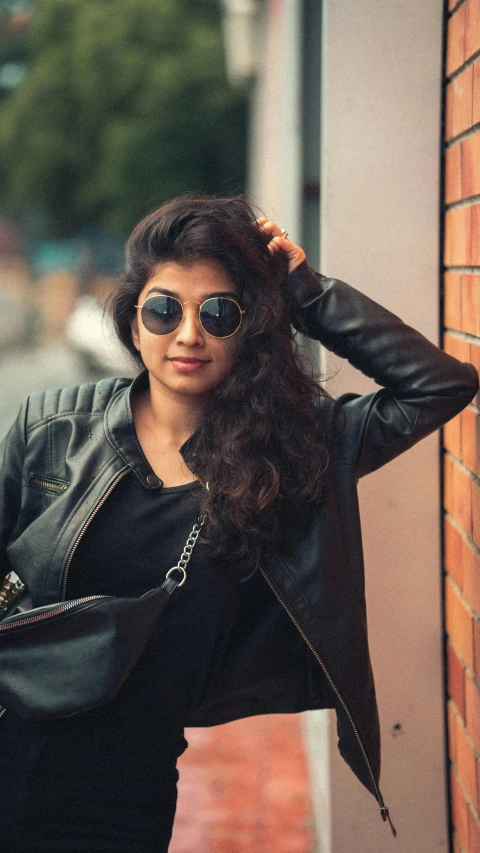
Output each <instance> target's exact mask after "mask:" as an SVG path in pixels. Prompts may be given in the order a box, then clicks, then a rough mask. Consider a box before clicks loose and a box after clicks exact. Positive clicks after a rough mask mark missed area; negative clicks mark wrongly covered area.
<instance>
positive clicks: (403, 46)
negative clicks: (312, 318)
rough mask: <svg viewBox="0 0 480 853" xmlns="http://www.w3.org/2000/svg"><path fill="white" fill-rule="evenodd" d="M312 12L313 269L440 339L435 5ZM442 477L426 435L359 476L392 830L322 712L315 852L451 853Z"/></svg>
mask: <svg viewBox="0 0 480 853" xmlns="http://www.w3.org/2000/svg"><path fill="white" fill-rule="evenodd" d="M323 5H324V26H323V46H322V49H323V74H322V80H323V91H322V124H323V138H322V152H321V153H322V211H321V259H322V272H325V273H326V274H327V275H331V276H335V277H337V278H341V279H344V280H346V281H348V282H349V283H350V284H353V285H354V286H356V287H358V288H359V289H360V290H362V291H363V292H365V293H367V294H368V295H369V296H371V297H372V298H373V299H376V300H377V301H379V302H382V303H383V304H384V305H386V306H387V307H388V308H389V309H390V310H393V311H394V312H396V313H398V314H399V315H400V316H401V317H402V318H403V319H404V320H405V321H406V322H408V323H410V324H412V325H414V326H416V327H417V328H418V329H420V330H421V331H422V332H423V333H424V334H425V335H427V337H429V338H430V339H431V340H433V341H435V342H438V226H439V209H440V207H439V204H440V201H439V196H440V193H439V150H440V96H441V45H442V2H441V0H389V2H388V3H378V2H376V0H343V2H342V3H338V2H336V0H324V4H323ZM338 367H340V372H339V374H338V375H337V376H336V377H335V379H334V380H333V381H332V382H331V383H330V384H329V387H330V388H331V389H332V390H334V391H335V392H339V391H343V390H353V391H360V392H366V391H369V390H371V389H373V388H374V387H375V386H374V385H373V383H372V382H371V381H370V380H367V379H365V378H363V377H361V376H360V375H359V374H358V373H357V372H356V371H354V370H353V369H351V368H350V367H349V366H348V365H347V366H346V367H345V366H344V365H343V362H340V361H339V360H335V359H334V358H332V357H330V355H329V356H328V358H327V369H328V372H329V373H331V372H334V371H335V370H336V369H337V368H338ZM438 474H439V445H438V436H434V437H430V438H429V439H427V440H425V441H423V442H422V443H421V444H420V445H417V447H416V448H414V449H413V450H411V451H410V452H409V453H407V454H406V455H404V456H403V457H400V458H399V459H398V460H395V462H393V463H390V465H388V466H386V467H385V468H383V469H381V470H380V471H378V472H376V473H375V474H372V475H370V477H367V478H366V479H365V480H364V481H363V482H362V483H361V485H360V500H361V506H362V526H363V531H364V545H365V559H366V576H367V602H368V613H369V626H370V644H371V652H372V660H373V667H374V672H375V677H376V683H377V693H378V701H379V710H380V719H381V729H382V743H383V771H382V778H381V788H382V792H383V795H384V798H385V800H386V804H387V805H388V806H389V808H390V811H391V815H392V818H393V821H394V823H395V824H396V826H397V830H398V838H397V839H396V840H394V839H393V838H392V836H391V835H390V831H389V829H388V825H387V824H383V823H382V821H381V819H380V817H379V815H378V813H377V807H376V804H375V801H374V800H373V798H372V797H371V795H370V794H368V793H367V792H366V791H364V790H363V788H362V786H360V785H359V784H358V782H357V781H356V780H355V778H354V777H353V775H352V773H351V772H350V771H349V769H348V768H347V767H346V765H345V764H344V762H343V761H342V759H341V758H340V757H339V756H338V753H337V750H336V734H335V729H334V726H333V725H332V721H331V719H330V715H329V714H328V713H325V712H322V713H321V714H317V715H313V719H311V720H309V721H308V723H307V726H308V730H309V731H310V733H311V734H312V733H313V738H312V740H313V743H314V748H316V749H317V750H318V744H319V743H322V744H323V748H324V749H325V748H327V744H328V745H329V749H328V752H329V759H328V760H329V768H328V790H326V784H325V769H324V768H323V767H322V768H321V769H320V773H318V771H317V772H316V774H315V783H314V784H315V787H316V788H317V795H316V801H317V802H318V804H319V809H318V812H317V814H318V820H319V824H320V826H321V831H320V851H321V853H351V850H352V849H355V853H371V851H372V850H374V851H381V853H389V851H396V853H414V851H415V853H416V851H422V853H434V851H435V853H437V851H446V850H447V849H448V842H447V819H446V803H445V777H444V774H445V768H444V731H443V685H442V616H441V574H440V554H439V506H440V502H439V477H438ZM397 723H400V724H401V732H402V733H401V734H395V729H394V728H393V727H394V725H395V724H397ZM314 729H315V730H314ZM312 730H314V731H313V732H312ZM325 822H326V823H327V827H325Z"/></svg>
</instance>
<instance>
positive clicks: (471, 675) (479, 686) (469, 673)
mask: <svg viewBox="0 0 480 853" xmlns="http://www.w3.org/2000/svg"><path fill="white" fill-rule="evenodd" d="M449 577H450V575H449ZM457 589H458V587H457ZM462 601H463V599H462ZM445 633H446V632H445ZM447 637H448V642H449V643H450V645H451V647H452V649H453V650H454V651H455V654H456V656H457V658H458V659H459V661H460V663H461V664H462V666H463V668H464V670H465V674H466V675H467V676H468V677H469V679H470V681H471V682H473V684H474V686H475V689H476V690H478V692H479V693H480V684H479V683H478V681H477V679H476V678H475V673H474V672H472V670H471V669H470V667H469V666H468V664H467V663H466V661H465V658H464V657H463V655H462V653H461V652H460V651H459V650H458V649H457V647H456V645H455V643H454V642H453V639H452V637H451V636H450V634H447Z"/></svg>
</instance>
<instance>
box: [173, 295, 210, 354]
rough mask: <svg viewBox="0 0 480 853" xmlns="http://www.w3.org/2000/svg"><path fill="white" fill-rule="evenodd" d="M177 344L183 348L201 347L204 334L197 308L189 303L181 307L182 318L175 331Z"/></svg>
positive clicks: (203, 341)
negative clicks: (180, 344)
mask: <svg viewBox="0 0 480 853" xmlns="http://www.w3.org/2000/svg"><path fill="white" fill-rule="evenodd" d="M177 342H178V343H183V344H184V345H185V346H190V347H192V346H203V345H204V343H205V338H204V333H203V329H202V326H201V324H200V320H199V317H198V306H197V305H196V304H194V303H189V304H187V305H184V306H183V317H182V322H181V323H180V325H179V327H178V329H177Z"/></svg>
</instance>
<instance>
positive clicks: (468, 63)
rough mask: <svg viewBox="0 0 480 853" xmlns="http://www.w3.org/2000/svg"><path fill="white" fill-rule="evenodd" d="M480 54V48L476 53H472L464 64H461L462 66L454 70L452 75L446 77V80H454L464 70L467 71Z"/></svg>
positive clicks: (449, 81)
mask: <svg viewBox="0 0 480 853" xmlns="http://www.w3.org/2000/svg"><path fill="white" fill-rule="evenodd" d="M479 56H480V49H479V50H476V51H475V53H472V55H471V56H469V57H468V59H466V60H465V62H464V63H463V65H460V68H456V69H455V71H453V72H452V74H450V77H447V78H446V80H445V82H446V83H451V82H452V80H455V78H456V77H458V76H459V75H460V74H461V73H462V72H463V71H466V70H467V68H469V67H470V65H473V64H474V62H476V60H477V59H478V58H479Z"/></svg>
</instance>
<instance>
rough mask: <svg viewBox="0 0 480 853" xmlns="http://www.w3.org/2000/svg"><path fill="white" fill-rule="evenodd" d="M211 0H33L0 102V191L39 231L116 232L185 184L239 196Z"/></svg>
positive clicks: (236, 121) (237, 109) (235, 134)
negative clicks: (41, 224) (22, 47)
mask: <svg viewBox="0 0 480 853" xmlns="http://www.w3.org/2000/svg"><path fill="white" fill-rule="evenodd" d="M219 15H220V12H219V4H218V2H217V0H39V2H38V3H37V4H36V8H35V13H34V15H33V18H32V20H31V23H30V25H29V28H28V32H27V47H26V73H25V75H24V77H23V79H22V80H21V81H20V82H19V83H18V85H17V86H16V87H14V88H13V89H12V90H11V92H10V93H9V94H8V96H7V97H5V98H3V100H2V101H1V102H0V197H1V199H2V203H3V206H4V207H6V208H7V209H8V210H10V211H11V212H13V213H15V212H18V211H19V210H21V209H23V208H26V207H28V208H35V209H37V210H40V211H41V213H42V214H43V216H44V217H45V218H46V222H47V226H48V232H50V233H55V234H63V235H68V234H72V233H74V232H75V231H76V230H78V229H79V228H81V227H83V226H85V225H98V226H101V227H106V228H108V229H110V230H112V231H114V232H116V233H120V234H121V233H123V232H125V231H128V230H129V229H130V228H131V226H132V225H133V224H134V223H135V222H136V221H137V220H138V218H139V217H140V216H142V215H143V214H144V213H146V212H147V211H148V210H150V209H152V208H153V207H155V206H157V205H158V204H160V203H161V202H162V201H165V200H166V199H168V198H171V197H172V196H174V195H177V194H178V193H182V192H185V191H207V192H223V193H225V192H230V191H241V190H242V189H243V188H244V181H245V161H246V153H245V139H246V103H245V97H244V96H243V95H241V94H239V93H238V92H236V91H234V90H232V89H231V88H230V87H229V85H228V84H227V81H226V77H225V70H224V62H223V47H222V37H221V27H220V20H219Z"/></svg>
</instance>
